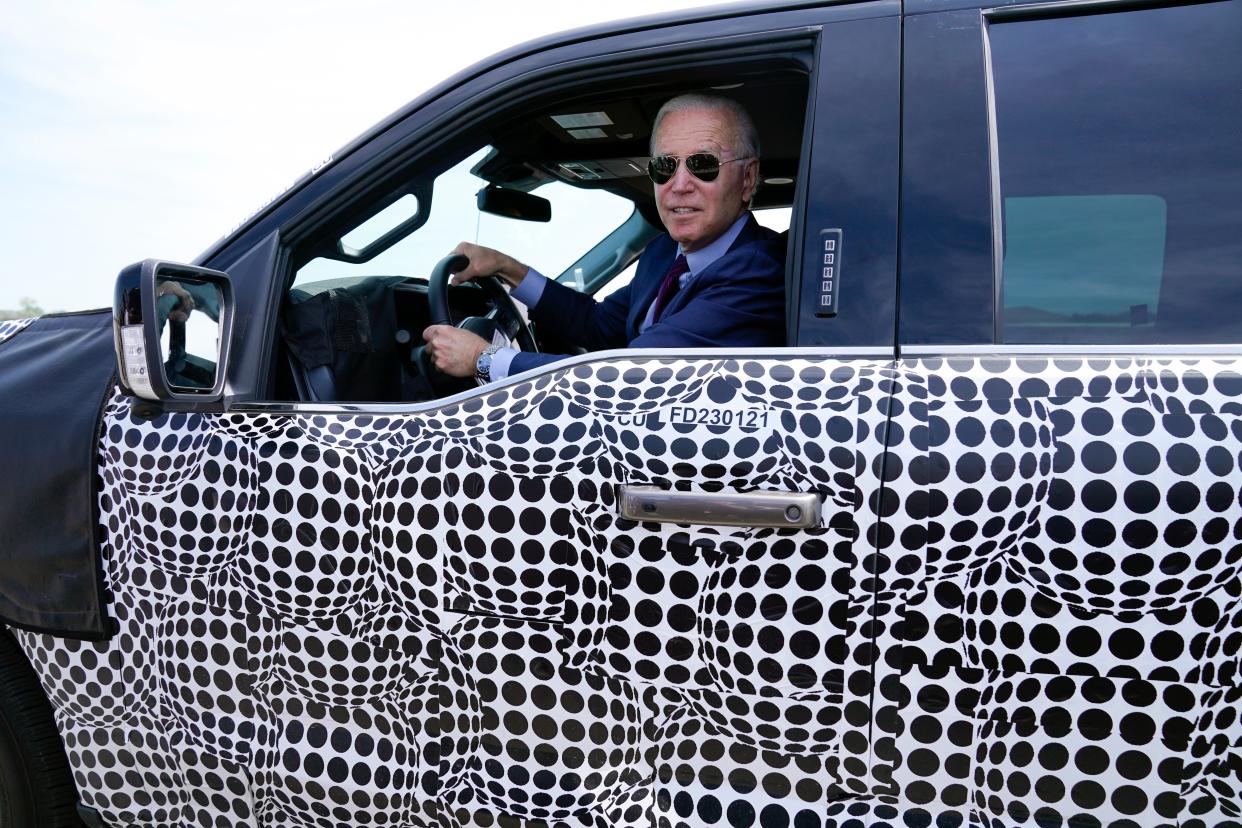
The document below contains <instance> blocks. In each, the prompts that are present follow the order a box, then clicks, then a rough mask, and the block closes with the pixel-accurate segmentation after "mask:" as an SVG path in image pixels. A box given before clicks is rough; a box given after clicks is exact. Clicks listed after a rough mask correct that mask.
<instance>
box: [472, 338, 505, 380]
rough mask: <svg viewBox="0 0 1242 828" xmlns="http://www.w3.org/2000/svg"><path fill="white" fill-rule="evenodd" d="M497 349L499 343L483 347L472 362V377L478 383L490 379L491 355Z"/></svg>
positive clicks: (498, 348)
mask: <svg viewBox="0 0 1242 828" xmlns="http://www.w3.org/2000/svg"><path fill="white" fill-rule="evenodd" d="M499 350H500V346H499V345H488V346H487V347H486V348H484V349H483V353H481V354H479V358H478V360H476V361H475V363H474V379H475V381H476V382H478V384H479V385H484V384H486V383H489V382H491V381H492V357H493V356H495V355H496V352H497V351H499Z"/></svg>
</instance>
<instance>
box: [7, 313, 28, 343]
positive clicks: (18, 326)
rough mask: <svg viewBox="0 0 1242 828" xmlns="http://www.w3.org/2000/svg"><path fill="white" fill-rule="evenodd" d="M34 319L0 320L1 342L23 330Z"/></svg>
mask: <svg viewBox="0 0 1242 828" xmlns="http://www.w3.org/2000/svg"><path fill="white" fill-rule="evenodd" d="M33 321H34V319H33V318H30V319H0V342H4V340H6V339H8V338H9V337H11V336H13V335H14V334H16V333H18V332H19V331H21V330H23V329H24V328H25V327H26V326H27V325H29V324H30V323H31V322H33Z"/></svg>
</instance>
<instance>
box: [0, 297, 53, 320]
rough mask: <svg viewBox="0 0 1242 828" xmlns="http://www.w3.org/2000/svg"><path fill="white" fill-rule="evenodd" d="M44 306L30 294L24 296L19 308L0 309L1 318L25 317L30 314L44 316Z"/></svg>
mask: <svg viewBox="0 0 1242 828" xmlns="http://www.w3.org/2000/svg"><path fill="white" fill-rule="evenodd" d="M42 315H43V308H41V307H39V303H38V302H36V301H35V300H33V299H31V298H30V297H29V296H24V297H22V299H21V301H20V302H19V303H18V307H17V310H0V319H25V318H27V317H29V316H42Z"/></svg>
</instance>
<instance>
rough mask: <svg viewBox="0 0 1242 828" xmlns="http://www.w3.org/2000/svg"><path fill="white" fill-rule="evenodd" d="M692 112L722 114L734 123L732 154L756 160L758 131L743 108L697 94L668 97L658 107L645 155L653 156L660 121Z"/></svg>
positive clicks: (720, 98) (729, 102) (724, 98)
mask: <svg viewBox="0 0 1242 828" xmlns="http://www.w3.org/2000/svg"><path fill="white" fill-rule="evenodd" d="M691 109H699V110H703V109H705V110H708V111H709V112H723V113H725V114H726V115H728V116H729V119H730V120H731V121H732V124H733V138H734V140H735V141H736V142H737V145H736V146H734V147H732V149H733V151H734V152H736V153H737V154H738V157H739V158H758V157H759V131H758V130H757V129H755V122H754V121H753V120H751V117H750V113H749V112H747V111H746V108H745V107H743V106H742V105H741V104H740V103H738V102H737V101H735V100H733V99H732V98H726V97H724V96H723V95H701V94H697V93H690V94H687V95H678V96H677V97H675V98H670V99H669V100H668V101H665V103H664V106H662V107H660V111H659V112H658V113H656V117H655V123H653V124H652V125H651V143H650V147H649V149H648V152H650V153H651V154H652V155H654V154H655V138H656V134H657V133H658V132H659V131H660V122H661V121H663V120H664V116H665V115H667V114H669V113H670V112H685V111H687V110H691Z"/></svg>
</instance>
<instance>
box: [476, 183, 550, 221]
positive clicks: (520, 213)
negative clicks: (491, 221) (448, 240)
mask: <svg viewBox="0 0 1242 828" xmlns="http://www.w3.org/2000/svg"><path fill="white" fill-rule="evenodd" d="M475 201H476V204H477V205H478V208H479V210H480V211H481V212H484V213H491V214H492V215H494V216H504V217H505V218H511V219H517V220H518V221H551V220H552V202H550V201H548V200H547V199H546V198H544V197H543V196H537V195H533V194H532V193H524V192H522V191H521V190H507V189H505V188H504V187H498V186H496V185H495V184H488V185H487V186H486V187H484V188H483V189H481V190H479V193H478V195H477V196H476V197H475Z"/></svg>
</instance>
